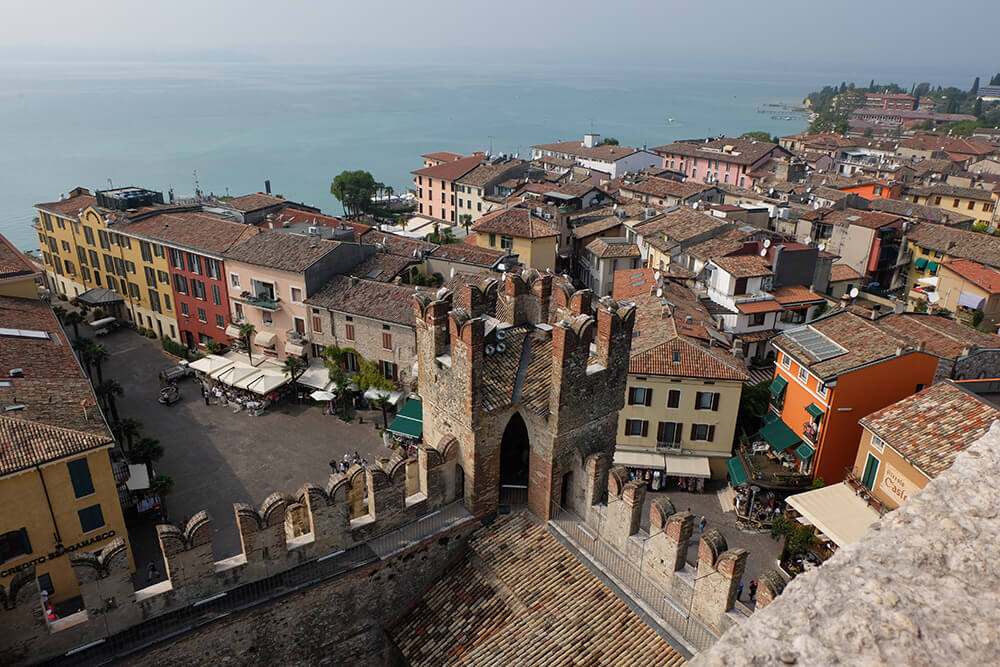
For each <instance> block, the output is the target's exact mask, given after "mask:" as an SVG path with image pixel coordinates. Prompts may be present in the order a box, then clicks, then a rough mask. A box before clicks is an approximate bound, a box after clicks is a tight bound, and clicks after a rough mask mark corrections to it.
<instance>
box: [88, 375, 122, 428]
mask: <svg viewBox="0 0 1000 667" xmlns="http://www.w3.org/2000/svg"><path fill="white" fill-rule="evenodd" d="M95 393H96V394H97V397H98V398H102V399H104V405H105V407H107V409H108V412H110V413H111V418H112V419H113V420H114V423H115V424H117V423H118V421H119V420H118V406H117V405H115V396H121V395H122V394H124V393H125V390H124V389H122V386H121V385H120V384H118V380H115V379H114V378H109V379H107V380H105V381H104V382H102V383H100V384H99V385H97V388H96V389H95Z"/></svg>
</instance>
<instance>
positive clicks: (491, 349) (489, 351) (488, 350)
mask: <svg viewBox="0 0 1000 667" xmlns="http://www.w3.org/2000/svg"><path fill="white" fill-rule="evenodd" d="M495 351H496V348H495V347H493V346H492V345H487V346H486V356H490V355H491V354H493V353H494V352H495Z"/></svg>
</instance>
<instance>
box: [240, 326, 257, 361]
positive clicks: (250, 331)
mask: <svg viewBox="0 0 1000 667" xmlns="http://www.w3.org/2000/svg"><path fill="white" fill-rule="evenodd" d="M256 334H257V327H255V326H254V325H252V324H249V323H248V324H241V325H240V340H241V341H243V344H244V345H246V346H247V357H249V358H250V365H251V366H253V352H252V351H251V348H252V347H253V337H254V336H255V335H256Z"/></svg>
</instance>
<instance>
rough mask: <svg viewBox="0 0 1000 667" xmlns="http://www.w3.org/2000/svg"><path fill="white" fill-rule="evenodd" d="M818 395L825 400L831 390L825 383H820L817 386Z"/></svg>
mask: <svg viewBox="0 0 1000 667" xmlns="http://www.w3.org/2000/svg"><path fill="white" fill-rule="evenodd" d="M816 393H817V394H819V395H820V396H822V397H823V398H826V395H827V394H828V393H830V390H829V389H828V388H827V386H826V383H825V382H818V383H817V384H816Z"/></svg>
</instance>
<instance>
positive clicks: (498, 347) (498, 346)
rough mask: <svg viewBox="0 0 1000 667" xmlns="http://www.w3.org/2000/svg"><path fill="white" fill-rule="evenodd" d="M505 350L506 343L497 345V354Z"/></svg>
mask: <svg viewBox="0 0 1000 667" xmlns="http://www.w3.org/2000/svg"><path fill="white" fill-rule="evenodd" d="M506 349H507V343H497V352H498V353H500V352H503V351H504V350H506Z"/></svg>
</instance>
